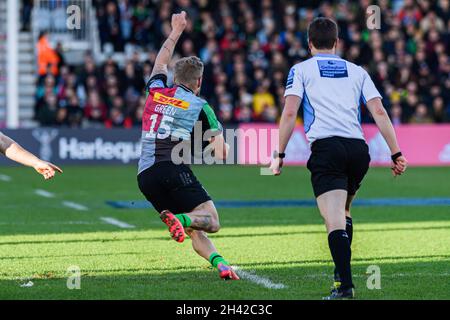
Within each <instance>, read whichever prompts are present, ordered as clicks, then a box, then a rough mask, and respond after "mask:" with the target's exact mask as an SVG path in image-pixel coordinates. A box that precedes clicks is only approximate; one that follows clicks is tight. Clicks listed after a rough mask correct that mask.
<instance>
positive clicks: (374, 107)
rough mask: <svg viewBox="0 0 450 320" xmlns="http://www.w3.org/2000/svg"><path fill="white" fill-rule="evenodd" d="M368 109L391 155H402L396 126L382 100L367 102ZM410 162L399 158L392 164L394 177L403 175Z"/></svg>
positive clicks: (402, 157) (374, 99)
mask: <svg viewBox="0 0 450 320" xmlns="http://www.w3.org/2000/svg"><path fill="white" fill-rule="evenodd" d="M366 105H367V109H368V110H369V111H370V113H371V114H372V117H373V119H374V120H375V123H376V125H377V127H378V129H379V130H380V132H381V135H382V136H383V138H384V140H385V141H386V143H387V145H388V146H389V149H390V150H391V154H392V155H395V154H400V147H399V146H398V142H397V137H396V135H395V130H394V126H393V125H392V122H391V119H389V116H388V114H387V112H386V109H385V108H384V107H383V104H382V103H381V99H380V98H378V97H377V98H373V99H370V100H369V101H367V104H366ZM407 164H408V162H407V161H406V158H405V157H404V156H399V157H397V158H396V159H395V160H393V162H392V174H393V175H394V176H398V175H401V174H402V173H403V172H405V170H406V166H407Z"/></svg>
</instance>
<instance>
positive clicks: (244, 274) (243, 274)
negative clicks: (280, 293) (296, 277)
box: [233, 266, 287, 290]
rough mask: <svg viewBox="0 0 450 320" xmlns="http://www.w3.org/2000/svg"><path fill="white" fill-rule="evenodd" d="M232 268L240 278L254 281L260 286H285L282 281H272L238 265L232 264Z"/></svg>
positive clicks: (268, 287)
mask: <svg viewBox="0 0 450 320" xmlns="http://www.w3.org/2000/svg"><path fill="white" fill-rule="evenodd" d="M233 269H234V270H235V271H236V273H237V275H238V276H239V278H241V279H245V280H249V281H251V282H254V283H256V284H258V285H260V286H263V287H265V288H267V289H276V290H279V289H286V288H287V286H286V285H284V284H282V283H273V282H272V281H271V280H270V279H268V278H264V277H260V276H258V275H256V274H255V273H254V271H244V270H242V269H240V268H239V267H236V266H233Z"/></svg>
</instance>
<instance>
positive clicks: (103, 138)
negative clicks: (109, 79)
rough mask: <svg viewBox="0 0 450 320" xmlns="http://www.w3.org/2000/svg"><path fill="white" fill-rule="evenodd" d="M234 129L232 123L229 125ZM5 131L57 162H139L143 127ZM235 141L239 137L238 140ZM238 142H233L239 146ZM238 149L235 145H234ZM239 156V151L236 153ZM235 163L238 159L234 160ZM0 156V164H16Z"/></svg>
mask: <svg viewBox="0 0 450 320" xmlns="http://www.w3.org/2000/svg"><path fill="white" fill-rule="evenodd" d="M228 128H229V129H234V128H233V127H228ZM2 132H3V133H4V134H6V135H8V136H10V137H11V138H13V139H14V140H15V141H17V142H18V143H20V144H21V145H22V146H23V147H25V148H26V149H27V150H29V151H31V152H33V153H34V154H36V155H37V156H39V157H40V158H42V159H44V160H47V161H52V162H55V163H57V164H61V165H64V164H87V165H89V164H134V165H135V164H137V161H138V160H139V156H140V154H141V144H140V138H141V130H140V129H139V128H136V129H57V128H36V129H18V130H7V129H4V130H2ZM235 142H236V141H235ZM236 145H237V144H236V143H233V146H234V148H236ZM235 150H236V149H235ZM233 155H234V157H235V158H236V152H234V153H233ZM234 163H236V162H235V161H234ZM13 164H14V163H13V162H12V161H10V160H9V159H7V158H5V157H2V156H0V165H13Z"/></svg>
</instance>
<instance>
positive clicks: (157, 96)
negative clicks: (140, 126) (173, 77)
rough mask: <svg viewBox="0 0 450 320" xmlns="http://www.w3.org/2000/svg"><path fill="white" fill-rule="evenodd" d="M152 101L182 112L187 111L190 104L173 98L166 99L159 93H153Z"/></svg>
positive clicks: (166, 97)
mask: <svg viewBox="0 0 450 320" xmlns="http://www.w3.org/2000/svg"><path fill="white" fill-rule="evenodd" d="M153 101H154V102H157V103H161V104H168V105H171V106H174V107H176V108H180V109H183V110H187V109H188V108H189V105H190V103H189V102H187V101H184V100H180V99H177V98H174V97H168V96H165V95H163V94H161V93H160V92H155V95H154V96H153Z"/></svg>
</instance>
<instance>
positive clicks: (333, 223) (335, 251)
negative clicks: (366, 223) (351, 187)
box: [317, 190, 354, 297]
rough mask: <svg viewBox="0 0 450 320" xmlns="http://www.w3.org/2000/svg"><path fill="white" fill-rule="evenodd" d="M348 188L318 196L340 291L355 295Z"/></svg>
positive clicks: (349, 295)
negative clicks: (347, 215) (347, 203)
mask: <svg viewBox="0 0 450 320" xmlns="http://www.w3.org/2000/svg"><path fill="white" fill-rule="evenodd" d="M346 201H347V191H346V190H332V191H328V192H325V193H323V194H321V195H320V196H318V197H317V204H318V207H319V210H320V213H321V215H322V217H323V219H324V220H325V225H326V228H327V232H328V245H329V248H330V252H331V256H332V257H333V261H334V264H335V266H336V269H337V270H338V273H339V275H340V280H341V286H340V287H339V293H340V294H341V295H342V294H344V295H345V296H348V297H353V291H352V290H353V287H354V286H353V281H352V273H351V265H350V261H351V249H350V242H349V238H348V235H347V232H346V230H345V228H346V219H345V204H346Z"/></svg>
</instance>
